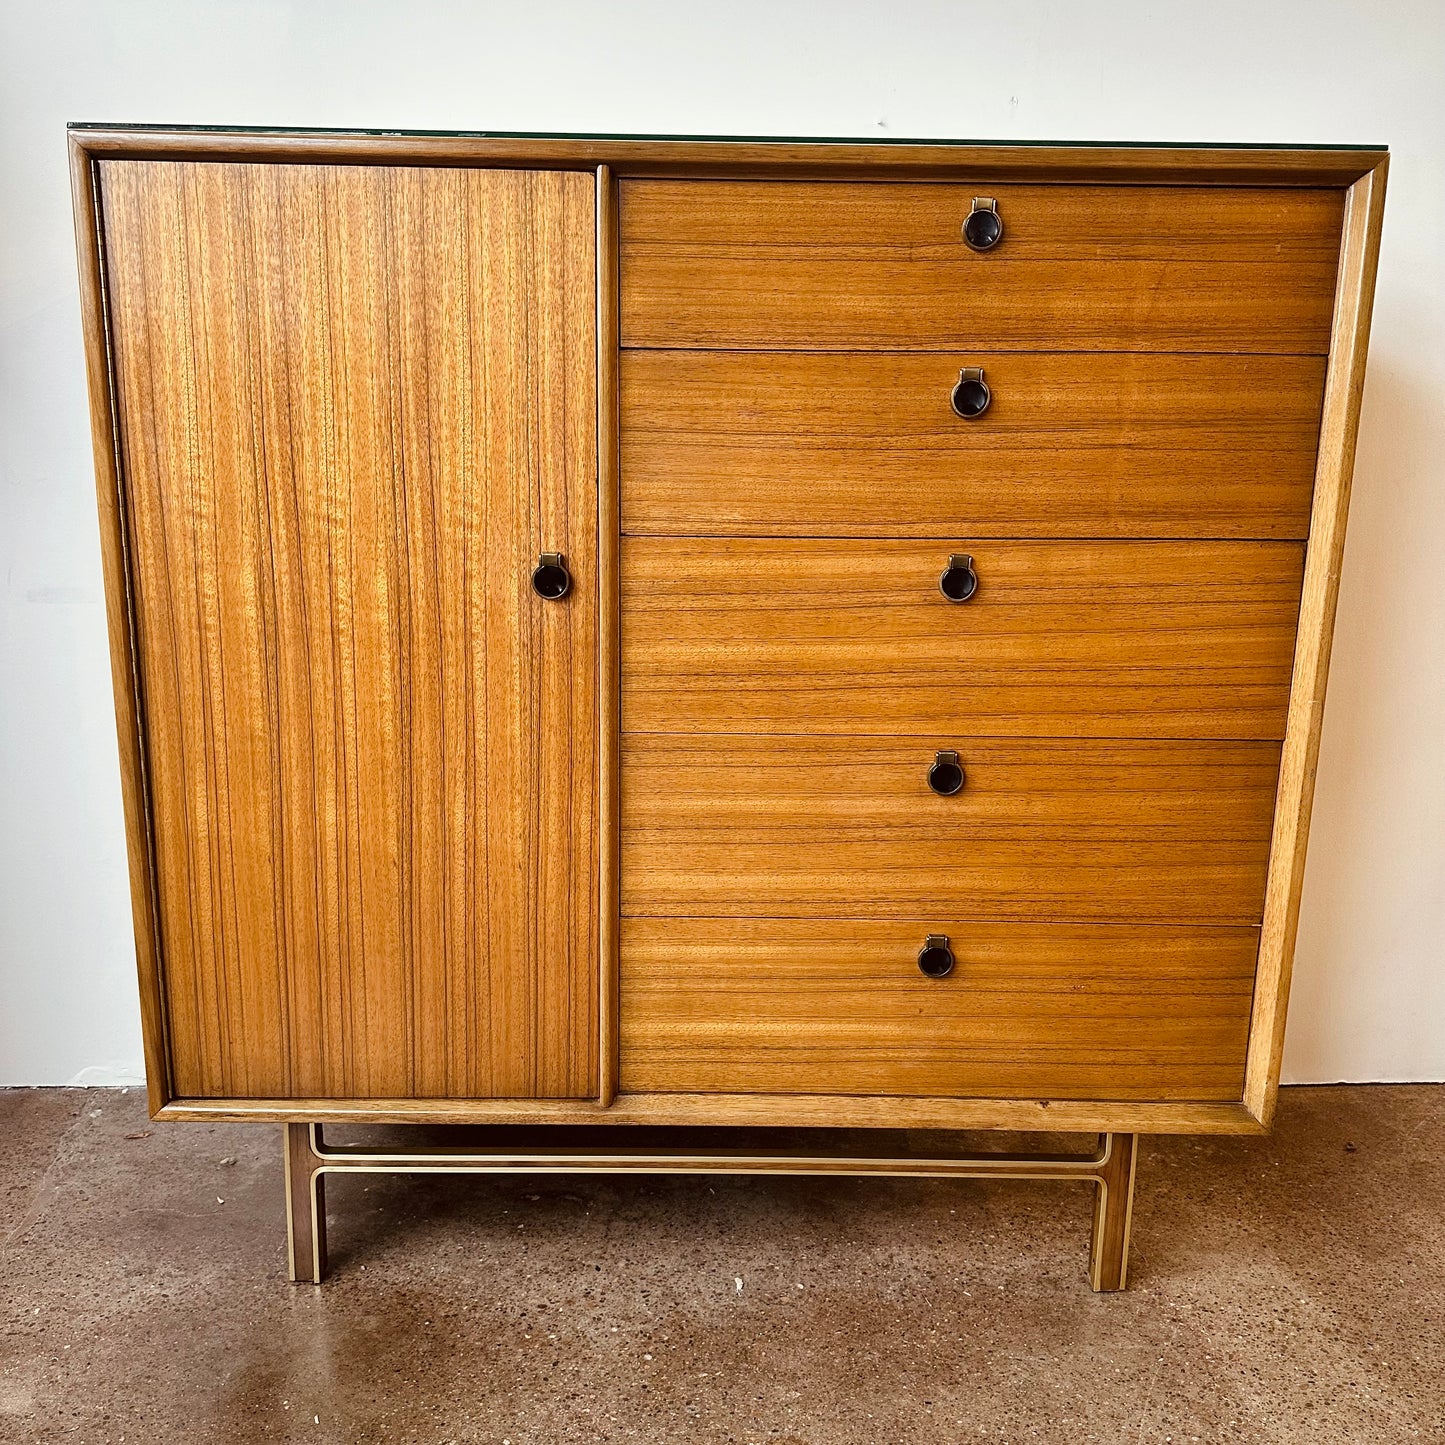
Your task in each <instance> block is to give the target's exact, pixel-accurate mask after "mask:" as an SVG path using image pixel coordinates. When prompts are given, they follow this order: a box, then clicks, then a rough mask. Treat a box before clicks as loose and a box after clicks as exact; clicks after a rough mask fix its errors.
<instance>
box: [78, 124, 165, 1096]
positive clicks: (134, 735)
mask: <svg viewBox="0 0 1445 1445" xmlns="http://www.w3.org/2000/svg"><path fill="white" fill-rule="evenodd" d="M70 193H71V204H72V207H73V210H74V216H75V240H76V256H77V262H78V265H79V271H80V319H81V329H82V333H83V336H84V342H85V372H86V385H87V391H88V394H89V400H90V434H91V445H92V449H93V453H94V459H95V490H96V502H97V506H98V509H99V516H100V556H101V566H102V570H103V573H104V578H105V611H106V626H107V633H108V636H109V644H110V671H111V686H112V689H113V693H114V698H115V724H116V736H117V739H118V743H119V751H120V784H121V799H122V802H123V804H124V809H125V831H126V856H127V864H128V868H129V871H130V899H131V913H132V917H133V920H134V929H135V958H136V972H137V975H138V977H139V980H140V1009H141V1035H142V1039H143V1043H144V1049H145V1066H146V1098H147V1102H148V1104H149V1107H150V1112H151V1115H152V1117H157V1116H159V1114H160V1112H161V1110H162V1109H163V1108H165V1106H166V1105H168V1104H169V1103H170V1101H171V1099H172V1098H173V1096H174V1095H173V1089H172V1080H171V1073H170V1063H169V1060H170V1050H169V1047H168V1042H167V1040H168V1030H167V1024H166V1012H165V990H164V987H163V984H162V973H161V970H162V960H161V952H160V933H159V929H158V927H157V920H158V918H159V903H158V896H159V895H158V893H157V891H156V873H155V847H154V840H153V839H152V837H151V828H150V816H151V814H150V789H149V781H148V776H147V769H146V756H145V733H144V729H143V726H142V722H141V707H140V701H141V680H140V672H139V668H138V665H137V661H136V655H137V654H136V646H135V612H134V604H133V598H132V594H131V585H130V554H129V540H128V535H127V531H126V517H125V478H124V471H123V467H122V464H121V449H120V418H119V413H118V411H117V408H116V399H115V377H114V368H113V364H112V357H111V349H110V314H109V299H108V294H107V290H106V281H105V247H104V235H103V230H102V218H101V210H100V199H99V178H98V176H97V174H96V171H95V156H94V154H93V153H92V151H91V150H90V148H89V146H87V145H86V144H85V142H84V140H83V139H82V138H81V137H80V136H78V135H77V134H76V133H75V132H73V131H72V132H71V135H70Z"/></svg>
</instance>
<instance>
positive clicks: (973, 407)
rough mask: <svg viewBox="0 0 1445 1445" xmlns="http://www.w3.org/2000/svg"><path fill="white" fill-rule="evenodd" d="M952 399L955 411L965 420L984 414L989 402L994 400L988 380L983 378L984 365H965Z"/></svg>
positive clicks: (959, 374)
mask: <svg viewBox="0 0 1445 1445" xmlns="http://www.w3.org/2000/svg"><path fill="white" fill-rule="evenodd" d="M950 400H951V401H952V402H953V409H954V411H956V412H957V413H958V414H959V416H961V417H962V418H963V419H964V420H965V421H972V420H973V419H974V417H976V416H982V415H983V414H984V412H986V411H987V410H988V404H989V402H991V401H992V400H993V393H992V392H991V391H990V390H989V389H988V382H986V381H985V380H984V379H983V367H981V366H965V367H964V368H963V370H962V371H960V372H959V373H958V385H957V386H955V387H954V388H953V395H952V397H951V398H950Z"/></svg>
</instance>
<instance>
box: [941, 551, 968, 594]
mask: <svg viewBox="0 0 1445 1445" xmlns="http://www.w3.org/2000/svg"><path fill="white" fill-rule="evenodd" d="M938 590H939V591H940V592H942V593H943V595H944V596H945V597H947V598H948V600H949V601H950V602H967V601H968V599H969V598H970V597H972V596H973V594H974V593H975V592H977V591H978V573H977V572H975V571H974V570H973V558H972V557H970V556H968V555H966V554H965V553H963V552H955V553H954V554H953V556H951V557H950V558H949V559H948V566H947V567H945V568H944V569H943V573H942V575H941V576H940V577H939V579H938Z"/></svg>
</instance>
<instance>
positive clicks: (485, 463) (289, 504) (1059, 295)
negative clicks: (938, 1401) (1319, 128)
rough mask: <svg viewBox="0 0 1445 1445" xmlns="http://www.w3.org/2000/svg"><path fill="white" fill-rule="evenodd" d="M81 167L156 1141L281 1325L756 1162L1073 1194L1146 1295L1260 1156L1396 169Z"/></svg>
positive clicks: (177, 134)
mask: <svg viewBox="0 0 1445 1445" xmlns="http://www.w3.org/2000/svg"><path fill="white" fill-rule="evenodd" d="M71 141H72V165H73V178H74V188H75V204H76V219H77V230H78V236H79V244H80V257H81V279H82V297H83V304H84V315H85V325H86V332H87V343H88V362H89V371H90V389H91V406H92V422H93V426H94V432H95V443H96V462H97V476H98V481H99V492H98V495H99V501H100V516H101V526H102V539H103V544H104V555H105V565H106V579H107V596H108V602H109V615H110V635H111V654H112V661H113V666H114V674H115V687H116V703H117V720H118V726H119V735H120V744H121V764H122V778H123V782H124V791H125V801H126V810H127V824H128V829H129V843H130V860H131V882H132V899H133V905H134V912H135V923H136V940H137V956H138V960H139V967H140V981H141V997H142V1005H143V1014H144V1024H145V1035H146V1058H147V1068H148V1074H149V1088H150V1099H151V1106H152V1112H153V1113H155V1114H156V1116H157V1117H160V1118H175V1119H198V1118H211V1119H219V1118H224V1119H254V1120H269V1121H272V1122H281V1123H283V1124H285V1125H286V1127H287V1150H286V1159H287V1183H288V1199H289V1209H288V1221H289V1225H290V1232H291V1233H290V1237H291V1245H292V1247H291V1272H292V1277H293V1278H301V1279H319V1278H320V1277H321V1275H322V1273H323V1272H324V1269H325V1229H324V1225H325V1220H324V1207H323V1204H322V1189H323V1183H324V1178H325V1175H326V1174H328V1173H333V1172H337V1171H339V1170H343V1169H348V1168H363V1167H364V1168H393V1169H408V1170H425V1169H429V1168H448V1169H475V1170H478V1171H482V1172H485V1171H497V1170H502V1169H547V1170H556V1169H579V1170H580V1169H607V1170H612V1171H614V1172H622V1171H628V1170H671V1169H676V1170H692V1171H705V1170H708V1169H718V1170H744V1171H759V1172H761V1171H769V1170H785V1171H789V1172H797V1173H801V1172H825V1173H827V1172H833V1173H837V1172H846V1173H856V1174H870V1173H892V1174H936V1175H940V1174H941V1175H956V1176H962V1177H988V1176H991V1175H1000V1174H1003V1175H1009V1176H1022V1177H1059V1178H1082V1179H1088V1180H1090V1181H1092V1182H1093V1183H1095V1184H1096V1186H1097V1191H1096V1193H1097V1207H1096V1215H1095V1234H1094V1247H1093V1257H1092V1268H1091V1278H1092V1281H1093V1283H1094V1285H1095V1287H1096V1288H1118V1287H1121V1286H1122V1284H1123V1282H1124V1277H1125V1270H1126V1265H1127V1249H1128V1231H1129V1213H1130V1199H1131V1195H1132V1189H1133V1179H1134V1163H1135V1157H1136V1136H1137V1135H1139V1134H1141V1133H1148V1132H1201V1133H1207V1132H1251V1131H1257V1130H1260V1129H1263V1128H1265V1127H1267V1126H1268V1124H1269V1122H1270V1117H1271V1114H1272V1111H1273V1106H1274V1097H1275V1091H1276V1088H1277V1084H1278V1075H1279V1058H1280V1051H1281V1048H1282V1042H1283V1029H1284V1015H1285V1004H1286V1000H1287V995H1288V985H1289V972H1290V962H1291V955H1292V951H1293V942H1294V929H1295V918H1296V913H1297V909H1298V902H1299V889H1300V881H1301V874H1302V869H1303V861H1304V847H1305V840H1306V836H1307V831H1308V821H1309V810H1310V797H1311V790H1312V786H1313V774H1314V764H1315V755H1316V749H1317V746H1318V739H1319V729H1320V709H1321V706H1322V703H1323V696H1324V684H1325V675H1326V671H1327V666H1328V657H1329V644H1330V636H1331V630H1332V626H1333V616H1334V608H1335V594H1336V585H1337V579H1338V575H1339V565H1340V558H1341V553H1342V548H1343V541H1344V523H1345V514H1346V509H1347V503H1348V493H1349V485H1350V476H1351V468H1352V462H1353V452H1354V438H1355V428H1356V423H1357V416H1358V408H1359V397H1360V389H1361V385H1362V381H1363V373H1364V361H1365V348H1366V340H1367V333H1368V325H1369V313H1370V302H1371V296H1372V292H1373V284H1374V269H1375V258H1376V254H1377V249H1378V238H1379V230H1380V219H1381V214H1382V206H1383V195H1384V178H1385V171H1386V166H1387V156H1386V154H1385V152H1383V151H1381V150H1372V149H1364V148H1353V149H1336V150H1328V149H1318V150H1280V149H1270V148H1264V147H1238V148H1228V149H1226V148H1216V149H1207V148H1198V149H1189V148H1166V147H1158V148H1154V147H1148V146H1139V147H1072V148H1070V147H1056V146H1014V145H999V146H979V145H954V144H948V143H932V142H930V143H912V142H910V143H904V144H867V143H861V142H859V143H853V142H817V143H794V142H774V141H717V142H708V141H689V142H681V141H667V140H656V141H646V140H617V139H608V138H601V137H598V138H586V137H578V138H570V139H566V138H547V137H502V136H480V135H477V136H471V135H453V136H420V135H417V136H410V135H408V136H397V135H384V134H366V133H339V132H338V133H313V132H307V133H288V132H284V131H234V132H224V131H209V130H204V131H203V130H185V129H175V130H169V129H168V130H157V129H149V128H144V127H133V128H100V127H73V128H72V130H71ZM347 1121H359V1122H385V1123H431V1124H442V1123H471V1124H484V1125H488V1126H493V1127H492V1128H491V1129H490V1131H489V1133H488V1134H487V1137H486V1142H485V1143H484V1144H480V1145H479V1144H476V1143H475V1142H472V1143H471V1144H470V1145H468V1146H467V1147H465V1148H459V1149H453V1150H452V1151H451V1152H449V1153H448V1152H445V1151H438V1150H436V1149H434V1148H416V1149H407V1148H391V1149H389V1148H387V1147H383V1146H367V1147H362V1146H338V1145H332V1144H328V1143H327V1142H326V1141H325V1139H324V1138H323V1135H322V1132H321V1126H322V1125H325V1124H338V1123H345V1122H347ZM559 1125H566V1126H569V1127H568V1129H567V1130H566V1132H565V1133H562V1134H559V1133H558V1132H556V1129H555V1126H559ZM712 1126H727V1127H728V1128H730V1129H732V1130H734V1131H736V1132H734V1133H732V1134H724V1135H722V1136H719V1135H717V1134H716V1133H715V1132H711V1129H712ZM704 1129H708V1130H709V1132H708V1133H707V1134H706V1135H704V1134H703V1133H701V1132H700V1131H702V1130H704ZM799 1129H809V1130H822V1131H830V1130H831V1131H842V1130H845V1129H846V1130H849V1131H852V1132H850V1133H849V1134H848V1135H846V1136H845V1135H843V1134H842V1133H841V1132H837V1133H832V1134H829V1133H826V1132H824V1133H821V1134H819V1133H813V1134H809V1135H808V1136H807V1138H806V1141H801V1140H800V1136H796V1135H794V1134H790V1133H789V1132H788V1131H790V1130H799ZM859 1129H862V1130H866V1131H867V1133H866V1136H865V1137H867V1138H868V1139H869V1140H871V1141H873V1142H872V1143H871V1144H870V1145H869V1147H867V1148H863V1149H860V1147H859V1146H858V1143H857V1139H858V1137H859V1136H858V1135H857V1133H856V1131H857V1130H859ZM1005 1129H1006V1130H1037V1131H1043V1130H1055V1131H1057V1130H1063V1131H1081V1132H1082V1131H1087V1132H1090V1133H1098V1134H1099V1135H1100V1142H1099V1147H1098V1150H1097V1152H1095V1153H1092V1154H1090V1153H1073V1154H1071V1153H1063V1154H1045V1153H1030V1154H1022V1155H1019V1154H1007V1155H1004V1154H996V1153H991V1152H990V1151H988V1150H987V1149H984V1150H980V1149H979V1148H978V1141H977V1140H975V1141H973V1143H972V1144H971V1145H970V1144H968V1143H967V1142H965V1141H964V1140H963V1139H962V1133H961V1131H971V1130H1005ZM920 1130H930V1131H948V1132H947V1133H946V1134H944V1135H941V1136H937V1137H930V1138H929V1139H928V1140H927V1141H922V1140H921V1136H920V1135H919V1134H918V1133H916V1132H911V1131H920ZM720 1138H721V1139H722V1140H724V1141H726V1142H722V1143H720V1142H719V1139H720ZM832 1139H836V1140H837V1141H838V1146H837V1147H836V1148H834V1147H832V1146H831V1145H830V1143H829V1140H832Z"/></svg>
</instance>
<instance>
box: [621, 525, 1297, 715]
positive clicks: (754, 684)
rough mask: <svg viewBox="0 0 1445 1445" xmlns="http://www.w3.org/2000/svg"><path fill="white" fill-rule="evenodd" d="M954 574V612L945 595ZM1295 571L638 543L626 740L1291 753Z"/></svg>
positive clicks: (857, 548)
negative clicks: (969, 587) (727, 737)
mask: <svg viewBox="0 0 1445 1445" xmlns="http://www.w3.org/2000/svg"><path fill="white" fill-rule="evenodd" d="M956 553H968V554H970V555H971V556H972V558H973V565H974V568H975V571H976V575H977V578H978V588H977V591H976V592H975V593H974V595H973V596H972V597H971V598H970V599H969V600H968V601H966V602H961V603H955V602H950V601H948V600H947V599H946V598H945V597H944V596H943V594H942V592H941V591H940V587H939V577H940V574H941V573H942V571H943V570H944V569H945V568H946V567H947V566H948V563H949V558H950V555H951V554H956ZM1303 553H1304V549H1303V547H1302V546H1300V545H1299V544H1298V543H1294V542H1110V541H1100V542H1095V541H1090V542H1066V541H1057V542H980V543H978V544H977V545H974V544H970V543H968V542H966V541H963V540H959V541H955V542H931V543H923V542H902V541H866V542H859V541H839V540H818V539H807V540H796V541H769V540H766V539H750V538H722V539H717V540H699V539H695V538H661V537H629V538H626V539H624V542H623V546H622V609H623V618H624V622H623V627H622V658H623V666H622V678H623V682H622V717H623V727H624V729H626V730H628V731H632V732H662V733H694V732H739V733H766V732H791V733H800V732H802V733H820V734H839V733H848V734H853V733H882V734H900V733H901V734H909V735H913V736H917V735H929V736H931V735H934V734H947V733H955V734H970V735H990V734H992V735H998V734H1009V735H1025V736H1065V737H1071V736H1079V737H1083V736H1094V737H1146V738H1170V737H1200V738H1208V737H1216V738H1279V737H1282V736H1283V733H1284V722H1285V711H1286V706H1287V702H1288V694H1289V681H1290V667H1291V661H1292V653H1293V647H1294V634H1295V622H1296V618H1297V616H1298V611H1299V597H1300V583H1301V576H1302V568H1303Z"/></svg>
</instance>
